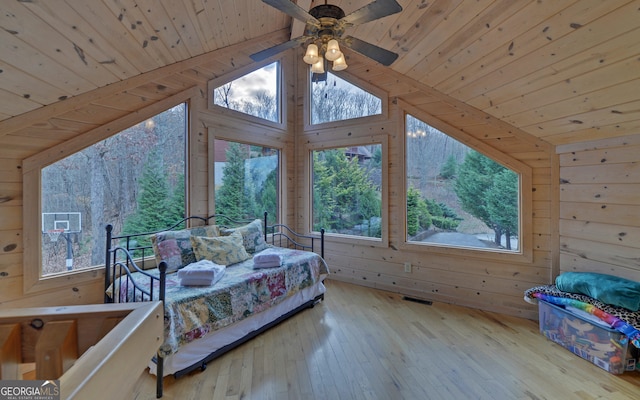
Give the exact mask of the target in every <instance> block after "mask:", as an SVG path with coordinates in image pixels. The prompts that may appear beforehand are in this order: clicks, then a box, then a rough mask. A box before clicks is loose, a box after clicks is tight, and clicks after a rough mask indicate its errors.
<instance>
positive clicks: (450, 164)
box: [440, 154, 458, 179]
mask: <svg viewBox="0 0 640 400" xmlns="http://www.w3.org/2000/svg"><path fill="white" fill-rule="evenodd" d="M457 169H458V163H457V162H456V158H455V157H454V156H453V154H449V157H448V158H447V161H446V162H445V163H444V165H443V166H442V169H441V170H440V176H441V177H442V178H443V179H453V178H454V177H455V176H456V170H457Z"/></svg>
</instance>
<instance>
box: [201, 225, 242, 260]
mask: <svg viewBox="0 0 640 400" xmlns="http://www.w3.org/2000/svg"><path fill="white" fill-rule="evenodd" d="M191 245H192V246H193V252H194V253H195V255H196V260H197V261H200V260H209V261H213V262H214V263H216V264H221V265H230V264H235V263H239V262H241V261H244V260H248V259H249V258H251V255H250V254H249V253H247V251H246V250H245V249H244V246H243V245H242V235H241V234H240V233H239V232H236V233H233V234H231V235H229V236H219V237H201V236H191Z"/></svg>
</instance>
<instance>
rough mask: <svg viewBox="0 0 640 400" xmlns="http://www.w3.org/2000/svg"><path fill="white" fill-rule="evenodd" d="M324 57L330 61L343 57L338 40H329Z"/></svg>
mask: <svg viewBox="0 0 640 400" xmlns="http://www.w3.org/2000/svg"><path fill="white" fill-rule="evenodd" d="M324 56H325V58H326V59H327V60H329V61H335V60H337V59H338V58H340V57H341V56H342V52H341V51H340V46H338V41H337V40H335V39H331V40H329V43H327V51H326V53H325V54H324Z"/></svg>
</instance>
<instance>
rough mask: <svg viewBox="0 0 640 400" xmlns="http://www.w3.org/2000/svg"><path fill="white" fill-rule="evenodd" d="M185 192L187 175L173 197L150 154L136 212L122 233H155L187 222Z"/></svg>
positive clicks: (141, 241) (147, 242) (144, 241)
mask: <svg viewBox="0 0 640 400" xmlns="http://www.w3.org/2000/svg"><path fill="white" fill-rule="evenodd" d="M184 188H185V184H184V175H182V176H181V179H179V180H178V182H177V185H176V188H175V189H174V190H173V193H171V194H170V190H169V185H168V182H167V174H166V172H165V170H164V169H163V168H162V164H161V163H160V161H159V158H158V157H157V155H156V154H155V153H152V154H150V155H149V158H148V160H147V162H146V163H145V166H144V169H143V172H142V178H141V179H140V192H139V193H138V197H137V207H136V211H135V212H134V213H133V214H131V215H130V216H129V217H128V218H127V219H126V220H125V222H124V226H123V228H122V233H123V234H127V233H138V232H153V231H157V230H160V229H164V228H166V227H167V224H168V223H173V222H175V221H179V220H180V219H182V218H184V210H185V195H184V192H185V191H184ZM137 245H138V246H149V245H151V240H150V239H149V238H141V239H139V241H138V243H137ZM135 255H136V256H137V255H139V254H135Z"/></svg>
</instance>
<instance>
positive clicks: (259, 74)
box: [213, 61, 282, 123]
mask: <svg viewBox="0 0 640 400" xmlns="http://www.w3.org/2000/svg"><path fill="white" fill-rule="evenodd" d="M281 98H282V95H281V90H280V63H279V62H277V61H276V62H274V63H271V64H269V65H266V66H264V67H262V68H260V69H257V70H255V71H253V72H250V73H248V74H246V75H243V76H241V77H240V78H237V79H235V80H233V81H231V82H227V83H225V84H224V85H221V86H218V87H216V88H214V89H213V104H214V105H216V106H219V107H224V108H228V109H231V110H235V111H239V112H241V113H244V114H248V115H252V116H254V117H257V118H262V119H265V120H267V121H271V122H275V123H280V122H281V116H280V115H281V114H282V113H281V111H280V110H281V104H282V103H281Z"/></svg>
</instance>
